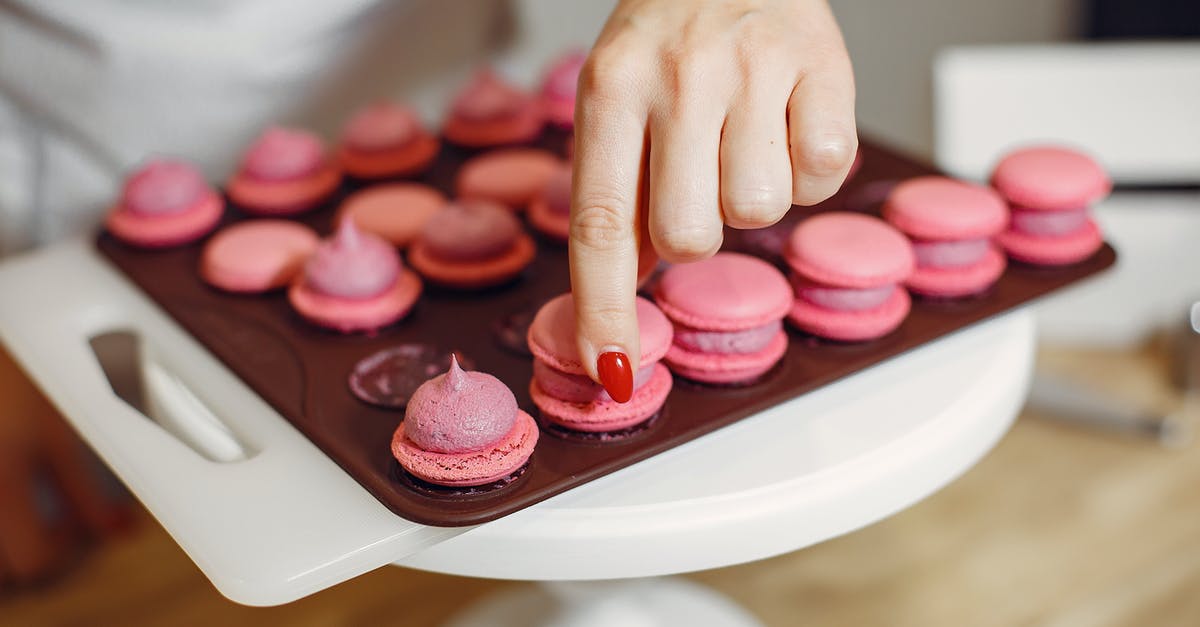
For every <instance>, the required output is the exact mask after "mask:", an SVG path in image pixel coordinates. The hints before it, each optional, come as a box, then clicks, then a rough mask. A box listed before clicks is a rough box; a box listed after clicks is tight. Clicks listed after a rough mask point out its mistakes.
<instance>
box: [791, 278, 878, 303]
mask: <svg viewBox="0 0 1200 627" xmlns="http://www.w3.org/2000/svg"><path fill="white" fill-rule="evenodd" d="M792 282H793V285H794V287H795V289H796V297H797V298H799V299H801V300H803V301H805V302H807V303H810V304H813V305H816V306H817V307H821V308H823V309H829V310H833V311H869V310H871V309H876V308H879V307H882V306H883V305H884V304H885V303H887V302H888V300H889V299H890V298H891V297H892V294H893V293H894V292H895V291H896V290H897V289H898V287H897V285H896V284H894V283H891V284H887V285H881V286H878V287H868V288H850V287H835V286H832V285H825V284H822V283H817V282H815V281H810V280H808V279H804V278H801V277H799V276H793V279H792Z"/></svg>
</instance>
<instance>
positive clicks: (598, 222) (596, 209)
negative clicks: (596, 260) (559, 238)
mask: <svg viewBox="0 0 1200 627" xmlns="http://www.w3.org/2000/svg"><path fill="white" fill-rule="evenodd" d="M619 206H621V205H620V203H619V202H617V201H615V199H611V198H592V199H586V200H585V201H584V202H582V203H580V205H579V207H578V208H576V209H575V210H574V211H572V212H571V241H572V243H574V244H576V245H579V246H585V247H588V248H593V249H597V250H611V249H613V248H615V247H617V246H619V245H621V244H623V243H625V241H626V240H627V239H628V237H629V226H628V222H629V221H628V220H627V219H626V217H625V214H624V212H623V211H621V210H620V209H617V207H619Z"/></svg>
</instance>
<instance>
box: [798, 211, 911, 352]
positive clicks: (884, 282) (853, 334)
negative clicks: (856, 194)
mask: <svg viewBox="0 0 1200 627" xmlns="http://www.w3.org/2000/svg"><path fill="white" fill-rule="evenodd" d="M784 259H785V260H786V261H787V264H788V266H790V267H791V269H792V273H793V274H792V281H793V286H794V287H795V290H796V300H795V303H794V304H793V306H792V310H791V312H790V313H789V314H788V320H790V321H791V322H792V324H794V325H795V326H796V327H797V328H799V329H801V330H803V331H806V332H808V333H812V334H813V335H816V336H819V337H823V338H827V339H831V340H839V341H844V342H857V341H866V340H872V339H875V338H878V337H882V336H884V335H887V334H888V333H890V332H892V331H893V330H895V329H896V328H897V327H899V326H900V323H901V322H903V321H904V318H905V317H907V316H908V312H909V310H910V309H911V307H912V301H911V299H910V298H909V296H908V291H907V290H905V289H904V288H903V287H902V284H903V283H904V282H905V281H907V280H908V278H909V277H910V276H911V275H912V272H913V269H914V267H915V266H916V256H915V254H914V253H913V248H912V244H911V243H910V242H909V241H908V238H906V237H905V236H904V234H903V233H901V232H900V231H897V230H896V229H895V228H893V227H892V226H890V225H888V223H886V222H884V221H883V220H880V219H879V218H875V217H872V216H868V215H864V214H859V213H848V212H829V213H822V214H818V215H816V216H813V217H811V218H808V219H806V220H804V221H803V222H801V223H800V224H799V225H797V226H796V229H795V230H794V231H792V235H791V237H790V238H789V239H788V243H787V247H786V250H785V251H784Z"/></svg>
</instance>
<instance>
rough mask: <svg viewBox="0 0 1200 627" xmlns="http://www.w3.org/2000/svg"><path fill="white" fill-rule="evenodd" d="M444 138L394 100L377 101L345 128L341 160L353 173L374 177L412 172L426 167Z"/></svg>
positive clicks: (410, 174)
mask: <svg viewBox="0 0 1200 627" xmlns="http://www.w3.org/2000/svg"><path fill="white" fill-rule="evenodd" d="M440 148H441V142H440V141H438V138H437V136H436V135H434V134H433V133H431V132H429V130H427V129H426V128H425V127H424V126H423V125H422V124H421V120H420V118H418V117H417V114H416V113H415V112H414V111H412V110H411V109H409V108H408V107H404V106H401V105H398V104H395V103H392V102H387V101H380V102H375V103H373V104H371V105H369V106H367V107H365V108H363V109H361V110H360V111H358V112H357V113H356V114H354V116H353V117H351V118H350V120H349V121H348V122H347V123H346V125H345V127H343V128H342V135H341V141H340V142H339V144H338V148H337V159H338V163H340V164H341V166H342V169H343V170H344V171H345V172H346V173H347V174H349V175H350V176H354V177H358V178H363V179H375V178H384V177H391V176H413V175H417V174H420V173H422V172H424V171H425V170H427V169H428V168H429V166H430V165H431V164H432V163H433V160H434V159H435V158H436V157H437V154H438V150H439V149H440Z"/></svg>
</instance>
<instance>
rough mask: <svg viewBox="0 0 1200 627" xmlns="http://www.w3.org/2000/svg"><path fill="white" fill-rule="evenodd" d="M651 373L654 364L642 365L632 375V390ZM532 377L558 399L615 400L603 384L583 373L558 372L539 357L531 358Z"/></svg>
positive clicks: (575, 401)
mask: <svg viewBox="0 0 1200 627" xmlns="http://www.w3.org/2000/svg"><path fill="white" fill-rule="evenodd" d="M653 374H654V364H646V365H643V366H642V367H641V368H640V369H638V371H637V373H636V374H634V375H633V390H634V391H635V392H636V391H637V390H638V389H639V388H641V387H642V386H643V385H645V384H646V382H647V381H649V380H650V377H651V376H652V375H653ZM533 378H535V379H537V382H538V387H540V388H542V391H543V392H545V393H546V394H549V395H550V396H553V397H554V398H557V399H559V400H563V401H568V402H571V403H593V402H594V403H613V402H615V401H613V399H612V397H611V396H609V395H608V392H607V391H605V389H604V386H602V385H600V384H598V383H596V382H595V381H592V380H591V379H589V378H587V377H586V376H585V375H581V374H568V373H565V372H560V371H558V370H555V369H554V368H552V367H551V366H550V365H549V364H547V363H546V362H544V361H542V360H540V359H535V360H533Z"/></svg>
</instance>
